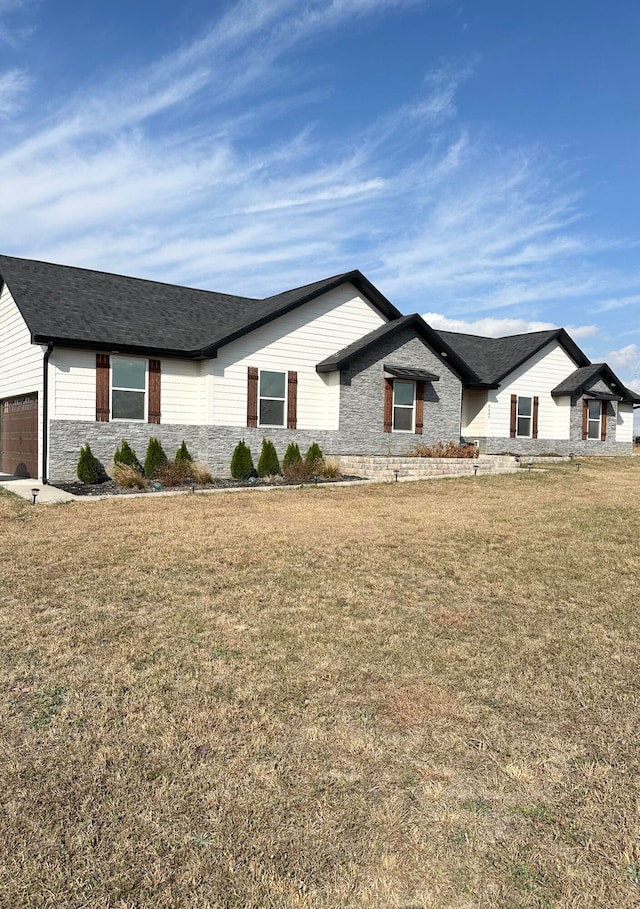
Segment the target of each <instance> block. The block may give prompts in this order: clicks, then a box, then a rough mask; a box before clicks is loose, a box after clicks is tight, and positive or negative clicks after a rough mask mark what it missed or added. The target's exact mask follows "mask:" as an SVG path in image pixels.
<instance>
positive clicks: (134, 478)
mask: <svg viewBox="0 0 640 909" xmlns="http://www.w3.org/2000/svg"><path fill="white" fill-rule="evenodd" d="M113 481H114V483H115V484H116V485H117V486H121V487H122V488H123V489H134V488H135V489H144V488H145V486H146V485H147V484H146V481H145V478H144V477H143V476H142V474H141V473H140V471H139V470H136V468H135V467H132V466H131V465H130V464H116V465H115V466H114V468H113Z"/></svg>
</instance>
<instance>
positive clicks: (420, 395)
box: [416, 382, 424, 436]
mask: <svg viewBox="0 0 640 909" xmlns="http://www.w3.org/2000/svg"><path fill="white" fill-rule="evenodd" d="M423 425H424V382H416V433H417V435H419V436H421V435H422V428H423Z"/></svg>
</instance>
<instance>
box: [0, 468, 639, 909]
mask: <svg viewBox="0 0 640 909" xmlns="http://www.w3.org/2000/svg"><path fill="white" fill-rule="evenodd" d="M639 514H640V461H639V460H638V459H631V458H629V459H616V460H609V461H606V460H602V461H590V462H584V467H583V469H582V470H581V471H580V472H579V473H578V471H577V470H576V469H575V467H574V466H571V467H557V468H555V469H552V470H550V471H549V472H548V473H546V474H541V473H530V474H529V473H527V472H526V471H523V472H522V473H521V474H519V475H515V476H505V477H497V478H478V479H477V480H472V479H464V480H447V481H443V482H431V483H405V484H390V485H379V486H370V487H358V488H333V489H332V488H320V489H313V488H307V489H303V490H299V491H298V490H296V491H292V490H279V491H275V492H270V493H251V492H247V493H242V494H233V495H230V494H225V495H189V496H183V497H178V498H155V499H154V498H151V497H149V498H144V499H136V500H128V501H126V500H122V499H119V500H117V501H104V502H100V503H96V504H88V503H85V504H73V505H65V506H53V507H44V506H37V507H36V508H33V507H31V506H30V505H28V504H26V503H25V504H21V503H18V502H17V501H16V500H14V499H13V498H12V497H8V496H4V497H2V498H0V553H1V564H0V657H1V666H0V676H1V692H0V695H1V705H2V730H1V736H2V754H1V758H0V793H1V812H0V906H2V907H7V909H22V907H34V909H35V907H37V909H42V907H45V909H48V907H86V909H116V907H117V909H134V907H136V909H143V907H144V909H147V907H149V909H156V907H185V909H187V907H188V909H207V907H228V909H240V907H243V909H262V907H277V909H289V907H309V909H312V907H318V909H335V907H376V909H377V907H384V909H386V907H404V909H418V907H428V909H431V907H442V909H478V907H480V909H484V907H486V909H489V907H491V909H493V907H498V909H521V907H544V909H552V907H553V909H569V907H571V909H577V907H592V909H595V907H612V909H631V907H638V905H639V904H640V815H639V812H640V784H639V780H640V757H639V750H638V739H639V733H640V729H639V725H640V723H639V718H640V713H639V709H638V708H639V694H640V634H639V610H640V584H639V581H638V515H639Z"/></svg>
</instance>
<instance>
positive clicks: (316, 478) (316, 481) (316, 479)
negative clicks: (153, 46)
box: [313, 473, 318, 486]
mask: <svg viewBox="0 0 640 909" xmlns="http://www.w3.org/2000/svg"><path fill="white" fill-rule="evenodd" d="M313 479H314V482H315V484H316V486H317V485H318V474H317V473H314V475H313Z"/></svg>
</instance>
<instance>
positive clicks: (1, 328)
mask: <svg viewBox="0 0 640 909" xmlns="http://www.w3.org/2000/svg"><path fill="white" fill-rule="evenodd" d="M44 351H45V348H44V347H41V346H40V345H39V344H32V343H31V332H30V331H29V329H28V328H27V323H26V322H25V321H24V319H23V318H22V316H21V314H20V311H19V309H18V307H17V306H16V304H15V301H14V299H13V297H12V295H11V291H10V290H9V288H8V287H7V285H6V284H5V285H3V286H2V290H1V291H0V399H2V398H11V397H14V396H15V395H22V394H28V393H29V392H37V394H38V471H40V470H41V464H42V359H43V356H44Z"/></svg>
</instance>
